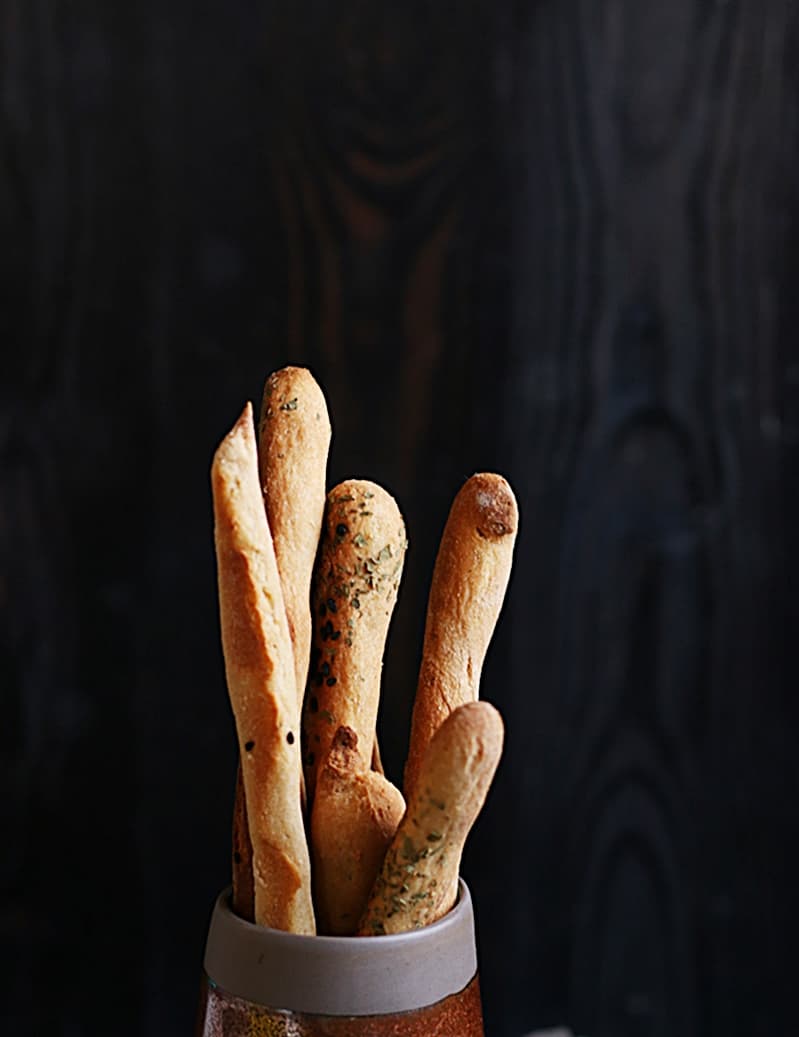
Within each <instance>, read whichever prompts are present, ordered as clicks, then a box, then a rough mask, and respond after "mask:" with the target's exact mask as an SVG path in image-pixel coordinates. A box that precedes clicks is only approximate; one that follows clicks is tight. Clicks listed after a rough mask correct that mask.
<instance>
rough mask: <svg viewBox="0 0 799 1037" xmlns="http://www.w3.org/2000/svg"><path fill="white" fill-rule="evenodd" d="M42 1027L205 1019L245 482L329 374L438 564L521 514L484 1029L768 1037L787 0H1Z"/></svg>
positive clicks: (396, 754) (787, 641)
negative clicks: (218, 582) (237, 509)
mask: <svg viewBox="0 0 799 1037" xmlns="http://www.w3.org/2000/svg"><path fill="white" fill-rule="evenodd" d="M0 106H1V107H0V118H1V119H2V122H1V123H0V566H1V567H0V681H1V682H2V684H1V692H2V706H1V708H2V714H1V716H2V720H1V722H0V747H1V752H2V788H3V792H2V795H0V833H2V834H0V846H1V847H2V850H1V851H0V876H1V877H2V913H1V914H0V948H1V949H2V957H3V968H2V976H3V980H2V993H1V994H0V1000H1V1004H0V1030H2V1032H3V1033H8V1034H14V1035H15V1037H41V1035H42V1034H45V1033H47V1034H48V1035H51V1037H56V1035H57V1037H84V1035H87V1037H88V1035H101V1034H102V1035H108V1034H113V1035H115V1037H134V1035H135V1037H161V1035H163V1037H172V1035H175V1037H176V1035H178V1034H187V1033H189V1032H190V1028H191V1024H192V1018H193V1012H194V1003H195V996H196V992H197V987H198V975H199V968H200V962H201V953H202V942H203V936H204V927H205V925H206V921H207V915H208V911H209V908H210V904H211V900H212V898H213V896H214V894H215V893H216V891H217V890H218V888H219V887H221V885H223V884H224V883H225V882H226V877H227V856H228V836H229V832H228V827H229V817H230V806H231V792H232V783H233V776H234V766H235V763H234V742H233V733H232V725H231V720H230V716H229V712H228V707H227V703H226V695H225V689H224V684H223V677H222V668H221V656H220V650H219V645H218V631H217V617H216V603H215V581H214V566H213V555H212V541H211V511H210V497H209V485H208V467H209V461H210V457H211V454H212V451H213V449H214V447H215V444H216V442H217V441H218V439H219V438H220V437H221V435H222V434H223V432H224V431H225V430H226V429H227V428H228V427H229V425H230V424H231V422H232V421H233V419H234V418H235V416H236V414H237V413H238V410H239V408H240V407H241V404H242V402H243V400H244V399H245V398H247V397H250V398H256V399H257V398H258V397H259V394H260V389H261V384H262V380H263V378H264V376H265V374H266V373H267V372H268V371H269V370H271V369H273V368H275V367H277V366H280V365H282V364H283V363H285V362H287V361H292V362H301V363H306V364H308V365H310V366H311V368H312V369H313V370H314V372H315V373H316V374H317V376H318V377H319V379H320V380H321V381H322V383H323V384H324V386H325V387H326V391H327V394H328V398H329V403H330V408H331V411H332V414H333V419H334V426H335V440H334V446H333V455H332V465H331V478H333V479H338V478H341V477H343V476H345V475H355V476H363V477H369V478H374V479H377V480H381V481H383V482H384V483H385V484H386V485H387V486H388V487H389V488H390V489H391V490H392V491H393V492H394V493H395V494H396V495H397V496H398V498H399V500H400V502H401V505H402V507H403V510H404V512H405V515H406V519H407V524H408V528H409V532H410V537H411V544H412V549H411V553H410V554H409V557H408V563H407V566H406V574H407V575H406V581H405V586H404V590H403V592H402V594H401V598H400V604H399V607H398V613H397V617H396V621H395V625H394V629H393V634H392V639H391V644H390V648H389V654H388V661H387V666H386V680H385V692H384V696H385V701H384V705H383V710H382V717H381V726H382V738H383V743H384V748H385V755H386V757H387V763H388V767H389V771H390V772H391V773H392V774H393V775H395V776H398V775H399V769H400V767H401V761H402V756H403V743H404V739H405V735H406V732H407V726H408V720H409V709H410V695H411V693H412V690H413V685H414V674H415V669H416V666H417V663H418V656H419V649H420V639H421V627H422V621H423V611H424V600H425V595H426V587H427V581H428V578H429V573H430V569H431V565H432V559H433V554H434V550H435V544H436V541H437V538H438V536H439V534H440V530H441V527H442V525H443V522H444V519H445V516H446V512H447V508H448V505H449V501H450V500H451V498H452V496H453V494H454V493H455V491H456V490H457V488H458V487H459V485H460V484H461V482H462V480H463V479H464V477H465V476H467V475H468V474H469V473H470V472H472V471H474V470H478V469H481V468H490V469H496V470H499V471H501V472H503V473H505V474H506V475H507V476H509V477H510V478H511V480H512V482H513V484H514V486H515V488H516V491H517V495H518V498H519V501H520V506H521V509H522V515H523V523H522V527H521V532H520V536H519V540H518V551H517V562H516V568H515V575H514V579H513V583H512V587H511V592H510V596H509V601H508V606H507V608H506V611H505V613H504V615H503V619H502V623H501V626H500V630H499V631H498V634H497V638H496V641H495V644H494V647H493V649H492V654H491V657H490V661H489V664H488V667H487V671H486V673H485V679H484V687H483V692H484V695H485V696H486V697H487V698H491V699H492V700H493V701H495V702H496V703H497V704H498V705H499V706H500V708H501V709H502V711H503V713H504V715H505V717H506V721H507V724H508V742H507V751H506V756H505V761H504V764H503V767H502V770H501V772H500V776H499V779H498V782H497V784H496V786H495V789H494V791H493V793H492V796H491V799H490V801H489V806H488V809H487V813H486V815H485V816H484V817H483V819H482V821H481V824H480V826H479V831H478V832H477V833H476V834H475V837H474V840H473V842H472V844H471V846H470V849H469V854H468V860H467V865H466V873H467V876H468V877H469V879H470V881H471V884H472V886H473V889H474V892H475V894H476V897H477V902H478V911H479V933H480V951H481V959H482V976H483V986H484V993H485V1005H486V1014H487V1020H488V1024H489V1027H488V1032H489V1035H490V1037H519V1035H520V1034H521V1033H522V1032H524V1031H525V1030H528V1029H532V1028H533V1027H534V1026H544V1025H547V1024H554V1023H556V1022H564V1023H568V1024H570V1025H571V1026H572V1027H573V1028H574V1029H575V1031H577V1032H580V1033H585V1034H587V1035H588V1037H677V1035H679V1037H760V1035H769V1037H771V1035H780V1037H781V1035H783V1034H788V1033H790V1032H793V1031H794V1029H795V1027H796V1008H795V999H794V994H793V987H794V985H795V972H796V966H797V962H799V946H797V944H798V936H797V934H798V933H799V893H797V885H798V883H797V875H799V809H797V798H798V794H799V764H798V763H797V753H796V747H795V743H796V740H797V736H799V697H798V696H797V669H798V668H799V651H797V644H798V643H799V615H797V607H796V604H795V600H796V599H795V594H796V591H797V577H798V576H799V481H798V480H797V475H798V474H799V473H798V472H797V463H798V461H799V344H798V343H797V323H798V318H799V176H798V175H797V174H798V173H799V164H798V160H799V17H798V16H797V5H796V4H794V3H791V2H790V0H726V2H725V0H717V2H711V0H670V2H668V3H659V2H657V0H626V2H622V0H604V2H596V3H590V2H588V0H563V2H560V0H536V2H533V0H530V2H526V3H525V2H520V0H519V2H513V0H503V2H499V0H493V2H492V0H463V2H461V3H458V4H454V3H449V2H440V0H439V2H432V0H428V2H420V0H403V2H402V3H400V2H396V3H389V2H387V0H385V2H375V0H369V2H367V0H342V2H341V3H326V2H322V0H298V2H296V3H294V4H281V3H277V2H271V0H236V2H233V0H225V2H223V0H205V2H202V3H198V2H197V0H191V2H189V0H141V2H139V3H136V4H131V3H122V2H121V0H115V2H111V0H0Z"/></svg>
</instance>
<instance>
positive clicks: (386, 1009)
mask: <svg viewBox="0 0 799 1037" xmlns="http://www.w3.org/2000/svg"><path fill="white" fill-rule="evenodd" d="M204 964H205V972H206V975H207V976H208V980H209V982H210V983H211V984H212V986H215V987H219V988H220V989H221V990H223V991H225V993H227V994H229V995H232V996H234V997H238V998H241V999H243V1000H245V1001H249V1002H252V1003H254V1004H259V1005H264V1006H266V1007H269V1008H272V1009H275V1010H284V1011H295V1012H305V1013H309V1014H319V1015H387V1014H391V1013H396V1012H406V1011H412V1010H414V1009H419V1008H425V1007H428V1006H429V1005H433V1004H435V1003H436V1002H438V1001H442V1000H443V999H444V998H446V997H449V996H451V995H452V994H456V993H459V992H460V991H461V990H463V989H464V988H465V987H466V986H468V984H469V983H470V982H471V980H472V979H473V978H474V976H475V974H476V972H477V952H476V947H475V936H474V910H473V907H472V899H471V896H470V894H469V890H468V888H467V886H466V884H465V883H464V882H463V880H460V882H459V896H458V900H457V903H456V904H455V906H454V907H453V908H452V910H451V911H449V912H448V914H446V915H445V916H444V917H443V918H441V919H439V920H438V921H437V922H434V923H433V924H432V925H429V926H425V927H424V928H422V929H414V930H412V931H410V932H406V933H392V934H388V935H381V936H308V935H302V934H299V933H286V932H282V931H280V930H277V929H268V928H266V927H265V926H260V925H254V924H253V923H252V922H247V921H245V920H244V919H242V918H239V917H238V916H237V915H235V914H234V913H233V910H232V908H231V904H230V889H229V888H228V889H226V890H224V891H223V892H222V893H221V894H220V895H219V897H218V898H217V900H216V904H215V905H214V909H213V913H212V915H211V924H210V927H209V931H208V940H207V943H206V949H205V963H204Z"/></svg>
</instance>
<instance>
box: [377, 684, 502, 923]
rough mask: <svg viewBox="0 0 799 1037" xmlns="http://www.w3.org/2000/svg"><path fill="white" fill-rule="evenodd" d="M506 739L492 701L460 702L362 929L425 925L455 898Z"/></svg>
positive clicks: (429, 756)
mask: <svg viewBox="0 0 799 1037" xmlns="http://www.w3.org/2000/svg"><path fill="white" fill-rule="evenodd" d="M502 742H503V725H502V719H501V717H500V715H499V713H498V712H497V710H496V709H494V707H493V706H492V705H490V704H489V703H488V702H469V703H467V704H466V705H463V706H459V707H458V708H457V709H456V710H455V711H454V712H453V713H451V714H450V715H449V717H448V718H447V719H446V720H445V721H444V723H443V724H442V725H441V727H440V728H439V729H438V731H436V733H435V735H434V736H433V739H432V741H431V742H430V745H429V746H428V748H427V752H426V753H425V757H424V760H423V761H422V767H421V770H420V771H419V775H418V782H417V786H416V791H415V792H414V795H413V798H412V799H410V800H408V809H407V811H406V813H405V816H404V818H403V819H402V823H401V824H400V826H399V828H398V829H397V834H396V835H395V836H394V839H393V840H392V842H391V846H390V847H389V849H388V851H387V853H386V856H385V859H384V861H383V867H382V868H381V870H380V874H379V876H378V879H377V881H376V883H375V885H374V889H373V890H372V893H371V895H370V897H369V904H368V906H367V909H366V911H365V913H364V916H363V918H362V919H361V922H360V924H359V926H358V932H359V934H360V935H362V936H375V935H380V934H383V933H399V932H405V931H407V930H409V929H418V928H421V927H422V926H425V925H430V923H431V922H435V921H436V920H437V919H438V918H441V917H442V916H443V915H445V914H446V913H447V911H449V910H450V908H451V907H452V906H453V905H454V903H455V899H456V896H457V884H458V873H459V870H460V861H461V855H462V853H463V845H464V843H465V841H466V837H467V836H468V834H469V831H470V829H471V827H472V825H473V824H474V821H475V819H476V817H477V815H478V814H479V812H480V809H481V807H482V806H483V803H484V802H485V798H486V795H487V793H488V789H489V786H490V785H491V781H492V779H493V777H494V772H495V771H496V769H497V764H498V763H499V758H500V755H501V754H502Z"/></svg>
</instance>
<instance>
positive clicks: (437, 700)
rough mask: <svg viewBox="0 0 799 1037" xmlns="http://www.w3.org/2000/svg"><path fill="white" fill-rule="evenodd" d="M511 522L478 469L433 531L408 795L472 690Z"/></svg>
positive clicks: (504, 492) (504, 580) (508, 550)
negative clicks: (440, 528) (439, 529)
mask: <svg viewBox="0 0 799 1037" xmlns="http://www.w3.org/2000/svg"><path fill="white" fill-rule="evenodd" d="M518 523H519V514H518V508H517V505H516V499H515V497H514V495H513V491H512V490H511V488H510V486H509V485H508V483H507V481H506V480H505V479H503V478H502V476H500V475H495V474H493V473H490V472H483V473H479V474H477V475H473V476H472V477H471V478H470V479H468V480H467V481H466V483H464V485H463V486H462V487H461V489H460V491H459V492H458V494H457V496H456V497H455V500H454V501H453V504H452V508H451V510H450V513H449V517H448V519H447V523H446V526H445V528H444V533H443V535H442V538H441V544H440V546H439V550H438V555H437V557H436V563H435V567H434V569H433V578H432V582H431V587H430V596H429V599H428V605H427V618H426V621H425V632H424V645H423V649H422V664H421V667H420V670H419V681H418V685H417V689H416V698H415V701H414V707H413V717H412V721H411V738H410V746H409V751H408V759H407V761H406V764H405V776H404V786H403V787H404V792H405V798H406V800H409V801H410V799H411V797H412V796H413V795H414V792H415V791H416V788H417V786H418V779H419V771H420V769H421V766H422V760H423V759H424V755H425V752H426V751H427V747H428V745H429V744H430V741H431V739H432V738H433V735H434V734H435V733H436V731H437V730H438V728H439V727H440V726H441V724H442V723H443V722H444V721H445V720H446V718H447V717H448V716H449V715H450V714H451V713H452V711H453V710H454V709H456V708H457V707H458V706H461V705H463V704H465V703H467V702H474V701H476V700H477V699H478V697H479V690H480V675H481V672H482V668H483V662H484V661H485V656H486V652H487V650H488V645H489V642H490V641H491V637H492V635H493V633H494V629H495V627H496V624H497V619H498V618H499V614H500V611H501V609H502V603H503V601H504V599H505V592H506V590H507V586H508V580H509V579H510V571H511V565H512V561H513V548H514V544H515V541H516V531H517V528H518Z"/></svg>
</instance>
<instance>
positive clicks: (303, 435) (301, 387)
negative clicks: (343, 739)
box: [258, 367, 330, 709]
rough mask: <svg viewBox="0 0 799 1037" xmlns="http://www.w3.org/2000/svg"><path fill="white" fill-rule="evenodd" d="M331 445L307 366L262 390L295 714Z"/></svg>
mask: <svg viewBox="0 0 799 1037" xmlns="http://www.w3.org/2000/svg"><path fill="white" fill-rule="evenodd" d="M329 448H330V419H329V418H328V414H327V404H326V403H325V398H324V396H323V394H322V390H321V389H320V388H319V386H318V385H317V383H316V382H315V381H314V378H313V375H312V374H311V372H310V371H307V370H306V369H305V368H303V367H284V368H283V369H282V370H280V371H275V373H274V374H271V375H270V376H269V378H267V380H266V384H265V386H264V395H263V402H262V404H261V420H260V423H259V430H258V464H259V471H260V476H261V490H262V492H263V497H264V505H265V506H266V518H267V521H268V523H269V528H270V530H271V531H272V541H273V543H274V545H275V558H276V559H277V571H278V572H279V573H280V586H281V587H282V589H283V601H284V602H285V605H286V616H287V618H288V624H289V632H290V634H291V644H292V648H293V650H294V670H295V674H296V680H297V705H298V709H301V708H302V698H303V695H304V694H305V681H306V679H307V677H308V656H309V652H310V648H311V606H310V595H311V574H312V573H313V564H314V559H315V558H316V551H317V548H318V547H319V534H320V532H321V529H322V515H323V513H324V510H325V472H326V470H327V454H328V450H329Z"/></svg>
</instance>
